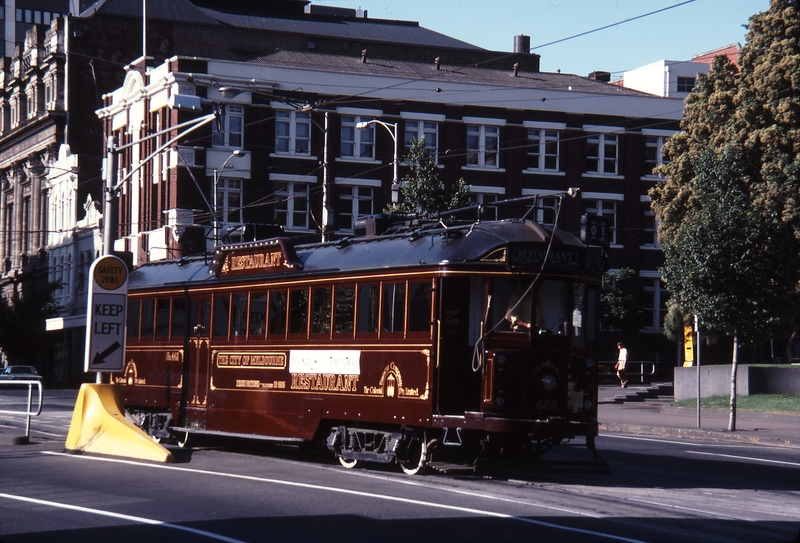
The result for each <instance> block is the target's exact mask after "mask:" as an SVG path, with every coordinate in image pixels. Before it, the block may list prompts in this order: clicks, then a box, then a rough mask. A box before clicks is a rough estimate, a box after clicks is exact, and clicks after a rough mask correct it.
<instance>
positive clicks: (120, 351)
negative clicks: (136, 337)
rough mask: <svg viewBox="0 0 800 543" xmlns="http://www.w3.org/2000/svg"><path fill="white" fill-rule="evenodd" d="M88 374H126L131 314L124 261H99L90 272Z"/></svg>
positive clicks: (87, 318)
mask: <svg viewBox="0 0 800 543" xmlns="http://www.w3.org/2000/svg"><path fill="white" fill-rule="evenodd" d="M89 276H90V277H91V279H90V280H89V307H88V309H87V315H86V359H85V361H84V370H85V371H87V372H89V371H95V372H96V371H103V372H105V371H107V372H113V371H122V368H123V366H124V360H125V357H124V354H125V318H126V316H127V314H128V267H127V266H126V265H125V262H123V261H122V260H121V259H120V258H118V257H116V256H113V255H106V256H102V257H100V258H98V259H97V260H95V261H94V263H93V264H92V267H91V268H90V270H89Z"/></svg>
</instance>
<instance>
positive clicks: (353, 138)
mask: <svg viewBox="0 0 800 543" xmlns="http://www.w3.org/2000/svg"><path fill="white" fill-rule="evenodd" d="M341 119H342V144H341V155H342V158H351V159H356V160H373V159H374V158H375V124H370V125H367V127H366V128H362V129H358V128H356V125H357V124H358V123H361V122H367V121H371V120H373V119H369V118H365V117H362V116H361V115H342V117H341Z"/></svg>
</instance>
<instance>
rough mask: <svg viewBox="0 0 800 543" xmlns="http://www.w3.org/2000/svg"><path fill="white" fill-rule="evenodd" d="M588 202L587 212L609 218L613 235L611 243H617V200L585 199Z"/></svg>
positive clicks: (610, 238)
mask: <svg viewBox="0 0 800 543" xmlns="http://www.w3.org/2000/svg"><path fill="white" fill-rule="evenodd" d="M584 201H585V202H586V206H587V207H586V214H587V215H595V216H598V217H606V218H608V219H609V222H610V227H611V235H610V237H609V240H608V241H609V243H610V244H611V245H616V244H617V202H616V201H614V200H584Z"/></svg>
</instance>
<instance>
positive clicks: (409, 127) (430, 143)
mask: <svg viewBox="0 0 800 543" xmlns="http://www.w3.org/2000/svg"><path fill="white" fill-rule="evenodd" d="M400 117H401V118H402V119H404V120H405V123H404V124H405V127H404V138H403V142H404V146H405V153H406V154H408V151H409V150H410V149H411V140H412V139H416V140H418V141H419V140H421V139H422V138H423V137H424V138H425V148H426V149H427V150H428V152H429V153H430V155H431V158H433V161H434V163H435V164H439V122H440V121H443V120H444V115H421V114H418V115H415V116H411V114H403V113H401V114H400Z"/></svg>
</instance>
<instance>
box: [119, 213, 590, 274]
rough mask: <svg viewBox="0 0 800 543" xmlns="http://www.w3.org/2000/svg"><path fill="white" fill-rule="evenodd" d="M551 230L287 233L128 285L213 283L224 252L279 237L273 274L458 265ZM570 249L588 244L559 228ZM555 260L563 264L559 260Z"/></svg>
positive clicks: (526, 224)
mask: <svg viewBox="0 0 800 543" xmlns="http://www.w3.org/2000/svg"><path fill="white" fill-rule="evenodd" d="M550 233H551V229H550V228H547V227H545V226H542V225H540V224H538V223H536V222H533V221H530V220H520V219H508V220H502V221H486V222H476V223H473V224H469V225H458V226H450V227H447V226H445V225H443V224H442V223H439V224H431V225H423V226H419V227H408V228H404V229H402V230H400V231H397V232H394V233H391V234H386V235H379V236H366V237H352V238H345V239H342V240H338V241H334V242H328V243H318V244H308V245H298V246H296V247H294V246H293V245H292V244H291V241H290V240H289V239H287V238H280V239H273V240H264V241H256V242H247V243H239V244H233V245H225V246H221V247H219V248H218V250H217V254H216V256H215V258H216V260H217V262H216V264H215V263H214V259H212V258H209V257H208V256H206V257H192V258H185V259H181V260H164V261H156V262H150V263H147V264H144V265H142V266H141V267H139V268H137V269H136V270H134V271H133V272H132V273H131V276H130V280H129V285H130V287H131V288H134V289H135V288H137V287H140V286H149V287H152V286H153V285H164V286H165V287H169V286H171V285H175V286H176V285H178V284H182V283H188V282H191V283H198V282H204V281H208V282H213V281H214V280H216V279H217V275H218V272H219V267H220V257H224V255H225V254H235V253H237V252H247V251H249V252H251V253H252V252H253V251H257V250H258V249H259V248H266V247H268V246H272V247H273V248H274V247H276V245H277V244H278V242H280V245H281V246H286V247H284V253H285V254H286V256H287V257H288V258H286V260H287V261H289V262H290V264H292V265H293V267H291V268H289V267H284V268H281V269H280V270H273V271H270V272H268V275H271V276H276V277H277V276H287V275H316V274H324V273H351V272H356V271H375V270H380V269H386V270H389V269H398V270H400V269H404V268H405V269H409V268H418V267H426V266H444V265H449V266H459V265H466V264H469V263H476V262H479V261H481V259H484V258H485V257H487V256H488V255H490V254H491V253H493V252H494V251H496V250H497V249H500V248H504V247H509V246H514V245H516V246H520V247H529V248H535V249H539V250H541V251H540V254H541V255H544V254H545V252H546V249H547V246H548V244H549V241H550ZM565 251H567V252H570V253H571V254H572V255H576V256H577V255H580V254H582V253H583V251H585V245H584V243H583V242H582V241H581V240H580V239H578V238H577V237H576V236H574V235H572V234H570V233H568V232H565V231H562V230H555V237H554V239H553V243H552V246H551V248H550V254H549V256H548V258H550V259H556V258H558V256H557V255H559V254H560V255H564V254H565ZM550 262H552V263H554V264H555V266H554V267H558V264H557V263H555V260H551V261H550ZM500 264H503V262H500ZM575 264H576V265H577V262H576V263H575ZM539 268H540V265H536V266H535V269H536V270H538V269H539ZM532 269H533V268H532Z"/></svg>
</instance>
